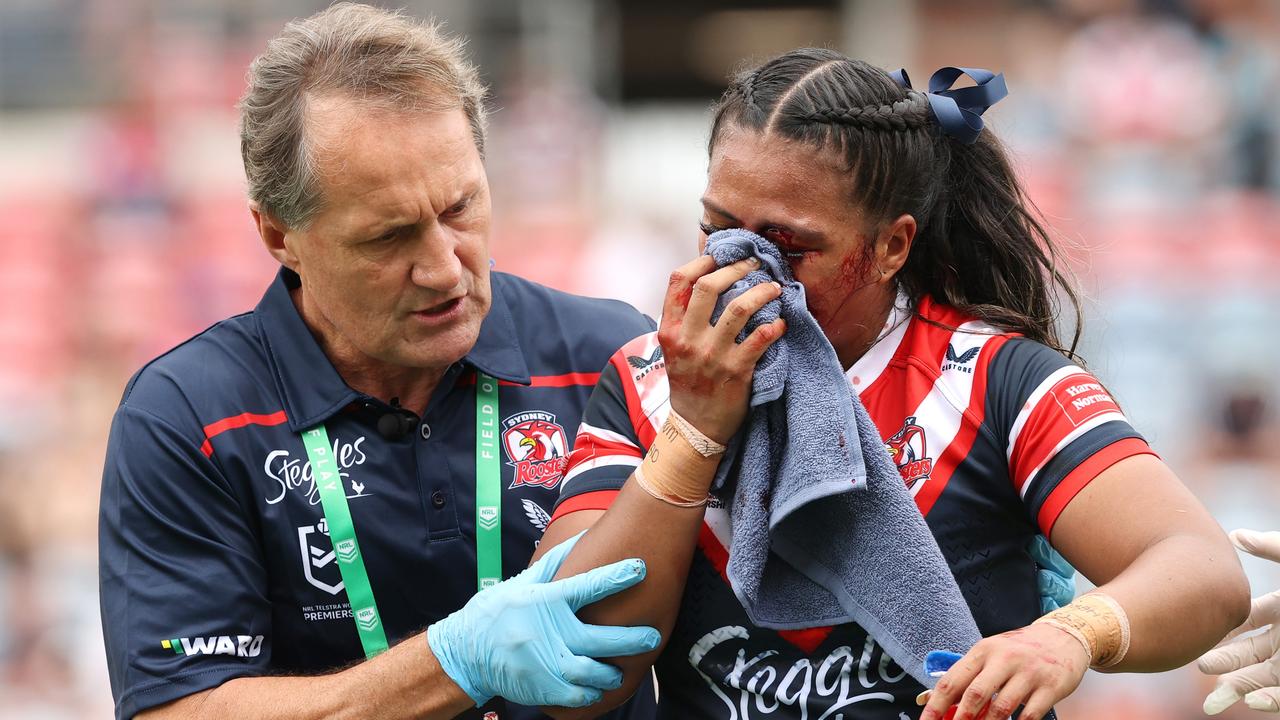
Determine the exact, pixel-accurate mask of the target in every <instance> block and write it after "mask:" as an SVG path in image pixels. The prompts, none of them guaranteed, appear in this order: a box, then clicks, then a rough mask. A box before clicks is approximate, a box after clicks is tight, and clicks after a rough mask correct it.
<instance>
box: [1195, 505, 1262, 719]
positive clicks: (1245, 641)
mask: <svg viewBox="0 0 1280 720" xmlns="http://www.w3.org/2000/svg"><path fill="white" fill-rule="evenodd" d="M1231 542H1232V543H1234V544H1235V546H1236V547H1237V548H1240V549H1241V550H1243V551H1244V552H1247V553H1249V554H1250V555H1253V556H1255V557H1260V558H1262V559H1264V560H1270V561H1272V562H1280V532H1274V531H1273V532H1258V531H1256V530H1243V529H1242V530H1233V531H1232V532H1231ZM1256 630H1264V632H1254V631H1256ZM1241 635H1243V636H1244V637H1240V636H1241ZM1197 664H1198V665H1199V666H1200V671H1201V672H1205V673H1209V674H1212V675H1222V677H1221V678H1219V679H1218V684H1217V687H1216V688H1214V691H1213V693H1211V694H1210V695H1209V697H1207V698H1205V701H1204V711H1205V712H1206V713H1208V714H1209V715H1217V714H1218V713H1220V712H1222V711H1223V710H1226V709H1227V708H1229V707H1231V706H1232V705H1234V704H1236V703H1237V702H1239V701H1240V700H1241V699H1243V700H1244V702H1245V705H1247V706H1249V707H1251V708H1253V709H1254V710H1261V711H1263V712H1269V713H1277V712H1280V590H1277V591H1274V592H1271V593H1268V594H1266V595H1263V596H1261V597H1257V598H1254V599H1253V608H1252V610H1251V611H1250V612H1249V619H1248V620H1246V621H1245V623H1244V624H1243V625H1241V626H1240V627H1238V628H1236V629H1235V630H1233V631H1232V632H1231V634H1230V635H1228V636H1227V637H1226V638H1225V639H1224V640H1223V641H1222V644H1220V645H1219V646H1218V647H1217V648H1215V649H1213V650H1210V651H1209V652H1207V653H1205V654H1204V655H1202V656H1201V657H1200V660H1199V662H1198V663H1197Z"/></svg>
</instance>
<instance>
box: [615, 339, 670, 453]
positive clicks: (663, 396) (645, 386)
mask: <svg viewBox="0 0 1280 720" xmlns="http://www.w3.org/2000/svg"><path fill="white" fill-rule="evenodd" d="M643 340H644V345H643V346H642V348H643V349H642V350H641V354H642V356H643V357H652V355H653V351H655V350H657V349H658V347H659V345H658V333H656V332H653V333H649V334H648V335H645V336H643ZM629 347H630V345H628V348H629ZM664 363H665V361H664ZM622 382H629V383H631V384H632V385H633V386H634V387H635V389H636V394H637V395H638V396H639V397H640V411H641V412H643V413H644V416H645V417H646V418H648V419H649V424H650V425H652V426H653V431H654V432H655V433H657V432H658V431H659V430H661V429H662V425H663V423H665V422H666V421H667V414H668V413H670V412H671V386H670V385H669V384H668V383H667V373H666V367H665V364H664V367H663V368H662V372H650V373H647V374H646V375H644V376H643V377H641V378H640V380H639V381H637V380H636V379H635V377H634V376H632V377H629V378H627V377H624V378H622ZM636 430H637V431H639V428H636ZM642 439H643V437H642Z"/></svg>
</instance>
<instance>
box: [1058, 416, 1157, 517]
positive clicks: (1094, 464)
mask: <svg viewBox="0 0 1280 720" xmlns="http://www.w3.org/2000/svg"><path fill="white" fill-rule="evenodd" d="M1155 454H1156V453H1155V451H1154V450H1152V449H1151V447H1150V446H1149V445H1147V443H1146V442H1145V441H1143V440H1140V439H1138V438H1132V437H1131V438H1125V439H1123V440H1117V441H1115V442H1113V443H1111V444H1110V445H1108V446H1106V447H1104V448H1102V449H1101V450H1099V451H1098V452H1096V453H1094V454H1092V455H1090V456H1089V457H1088V458H1086V459H1085V461H1084V462H1082V463H1080V464H1079V465H1077V466H1076V467H1075V469H1074V470H1072V471H1071V472H1069V473H1067V476H1066V477H1064V478H1063V479H1062V482H1060V483H1058V486H1057V487H1055V488H1054V489H1053V491H1052V492H1050V493H1049V497H1047V498H1045V501H1044V504H1043V505H1041V506H1040V512H1039V513H1038V514H1037V515H1036V524H1038V525H1039V526H1040V532H1042V533H1044V536H1045V537H1047V538H1050V539H1051V540H1052V538H1053V536H1052V533H1053V526H1054V523H1056V522H1058V517H1059V516H1060V515H1062V511H1063V510H1065V509H1066V508H1067V505H1068V504H1070V503H1071V501H1072V500H1073V499H1075V496H1076V495H1077V494H1079V493H1080V491H1081V490H1083V489H1084V488H1085V486H1086V485H1088V484H1089V483H1090V482H1092V481H1093V479H1094V478H1096V477H1098V476H1099V475H1101V474H1102V472H1103V471H1104V470H1106V469H1107V468H1109V467H1111V466H1112V465H1115V464H1116V463H1118V462H1120V461H1121V460H1124V459H1125V458H1130V457H1133V456H1135V455H1155ZM1156 457H1159V456H1158V455H1157V456H1156Z"/></svg>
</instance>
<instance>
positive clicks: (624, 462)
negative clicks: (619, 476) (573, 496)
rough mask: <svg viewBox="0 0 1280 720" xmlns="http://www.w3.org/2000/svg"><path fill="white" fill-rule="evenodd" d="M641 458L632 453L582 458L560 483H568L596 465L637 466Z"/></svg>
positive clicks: (596, 466)
mask: <svg viewBox="0 0 1280 720" xmlns="http://www.w3.org/2000/svg"><path fill="white" fill-rule="evenodd" d="M642 459H643V458H638V457H634V456H632V455H597V456H595V457H593V458H591V459H590V460H583V461H582V462H580V463H578V464H577V465H575V466H573V469H572V470H570V471H569V472H568V474H566V475H565V476H564V480H562V481H561V482H562V483H568V482H570V481H572V480H573V479H574V478H576V477H578V476H579V475H581V474H582V473H584V472H586V471H588V470H594V469H596V468H598V467H637V466H639V465H640V461H641V460H642Z"/></svg>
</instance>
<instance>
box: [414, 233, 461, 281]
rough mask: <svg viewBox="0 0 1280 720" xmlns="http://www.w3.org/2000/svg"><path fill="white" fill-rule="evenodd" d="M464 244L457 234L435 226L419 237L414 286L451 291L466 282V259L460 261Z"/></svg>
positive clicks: (415, 258)
mask: <svg viewBox="0 0 1280 720" xmlns="http://www.w3.org/2000/svg"><path fill="white" fill-rule="evenodd" d="M460 245H461V243H460V241H459V239H458V238H457V237H455V236H454V235H453V233H450V232H448V231H447V230H445V228H443V227H441V225H440V224H439V223H433V224H432V225H431V226H430V227H428V228H427V229H426V230H425V231H424V232H423V233H422V235H421V237H419V238H418V247H417V248H416V252H415V257H414V260H413V273H412V280H413V284H415V285H418V286H420V287H424V288H428V289H431V290H436V291H439V292H448V291H450V290H453V289H454V288H456V287H458V285H459V284H461V282H462V260H461V259H459V258H458V249H459V247H460Z"/></svg>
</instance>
